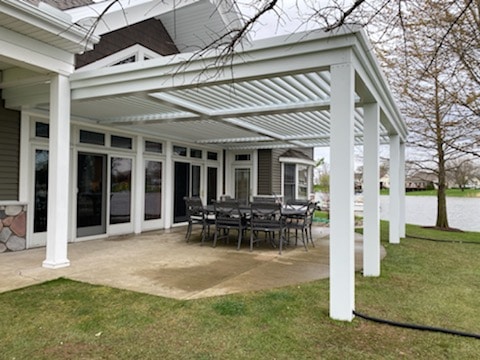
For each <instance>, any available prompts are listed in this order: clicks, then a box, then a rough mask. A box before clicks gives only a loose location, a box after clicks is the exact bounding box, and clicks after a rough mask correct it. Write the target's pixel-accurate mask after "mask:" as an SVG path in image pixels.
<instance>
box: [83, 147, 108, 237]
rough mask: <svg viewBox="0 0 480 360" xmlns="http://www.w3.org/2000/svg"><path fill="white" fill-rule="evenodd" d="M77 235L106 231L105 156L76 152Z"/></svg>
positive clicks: (96, 233) (103, 232)
mask: <svg viewBox="0 0 480 360" xmlns="http://www.w3.org/2000/svg"><path fill="white" fill-rule="evenodd" d="M77 166H78V171H77V237H83V236H90V235H98V234H105V232H106V204H107V199H106V193H107V191H106V186H107V182H106V174H107V157H106V155H101V154H90V153H78V165H77Z"/></svg>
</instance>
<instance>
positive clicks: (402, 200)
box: [398, 142, 406, 238]
mask: <svg viewBox="0 0 480 360" xmlns="http://www.w3.org/2000/svg"><path fill="white" fill-rule="evenodd" d="M405 200H406V199H405V143H404V142H401V143H400V217H399V223H398V225H399V226H400V228H399V237H400V238H404V237H405V235H406V234H405V225H406V219H405Z"/></svg>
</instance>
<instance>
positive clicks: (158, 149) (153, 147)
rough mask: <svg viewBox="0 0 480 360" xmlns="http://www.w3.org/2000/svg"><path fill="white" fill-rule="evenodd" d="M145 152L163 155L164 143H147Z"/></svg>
mask: <svg viewBox="0 0 480 360" xmlns="http://www.w3.org/2000/svg"><path fill="white" fill-rule="evenodd" d="M145 151H148V152H152V153H157V154H161V153H162V152H163V145H162V143H158V142H154V141H145Z"/></svg>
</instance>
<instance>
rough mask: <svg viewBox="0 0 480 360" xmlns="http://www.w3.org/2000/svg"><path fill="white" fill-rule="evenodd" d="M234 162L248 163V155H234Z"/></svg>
mask: <svg viewBox="0 0 480 360" xmlns="http://www.w3.org/2000/svg"><path fill="white" fill-rule="evenodd" d="M235 161H250V154H238V155H235Z"/></svg>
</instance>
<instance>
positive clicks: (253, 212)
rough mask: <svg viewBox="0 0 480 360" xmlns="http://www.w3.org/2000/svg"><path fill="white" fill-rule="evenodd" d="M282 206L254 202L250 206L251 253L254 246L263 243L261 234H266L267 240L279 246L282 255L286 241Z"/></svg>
mask: <svg viewBox="0 0 480 360" xmlns="http://www.w3.org/2000/svg"><path fill="white" fill-rule="evenodd" d="M281 207H282V205H281V204H278V203H260V202H254V203H252V204H251V205H250V251H253V244H254V243H258V242H259V241H262V239H261V238H260V236H259V235H260V233H264V234H265V237H264V239H263V240H265V239H269V240H270V242H271V243H272V245H274V246H276V245H277V240H276V238H277V234H278V246H279V253H280V254H282V247H283V243H284V241H285V229H286V227H285V225H286V224H285V217H284V216H283V215H282V211H281Z"/></svg>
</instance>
